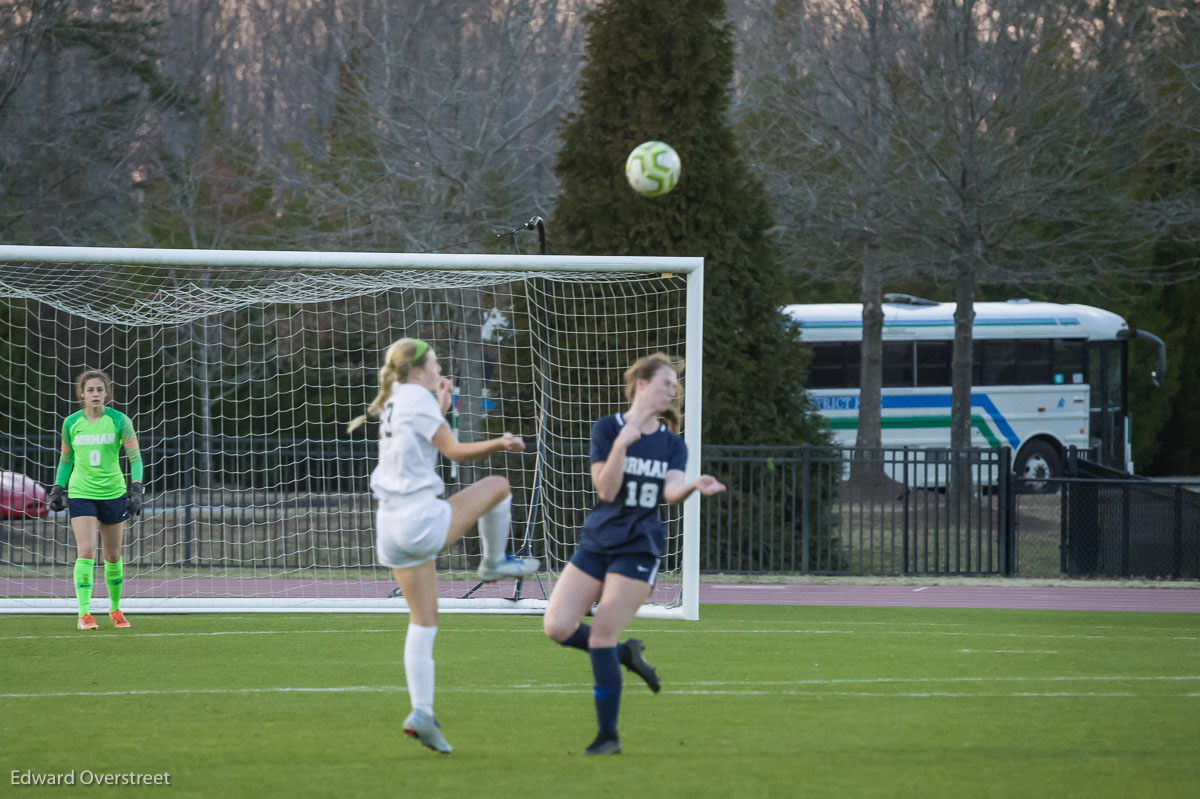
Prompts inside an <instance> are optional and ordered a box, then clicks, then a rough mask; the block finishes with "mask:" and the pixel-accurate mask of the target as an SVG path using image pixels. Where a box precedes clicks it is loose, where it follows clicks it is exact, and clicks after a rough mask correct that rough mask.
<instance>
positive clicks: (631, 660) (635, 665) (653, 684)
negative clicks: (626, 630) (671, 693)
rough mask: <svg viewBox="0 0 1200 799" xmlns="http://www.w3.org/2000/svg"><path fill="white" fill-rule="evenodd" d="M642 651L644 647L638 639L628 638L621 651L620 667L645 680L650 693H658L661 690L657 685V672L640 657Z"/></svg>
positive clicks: (644, 649)
mask: <svg viewBox="0 0 1200 799" xmlns="http://www.w3.org/2000/svg"><path fill="white" fill-rule="evenodd" d="M644 651H646V647H645V646H643V645H642V642H641V640H640V639H637V638H630V639H629V640H628V641H626V642H625V646H624V647H622V649H621V665H622V666H624V667H625V668H627V669H629V670H630V671H632V672H633V673H634V674H636V675H637V676H639V677H641V678H642V679H643V680H645V681H646V685H648V686H650V690H651V691H653V692H654V693H658V691H659V689H660V688H662V686H661V685H659V683H658V672H657V671H655V670H654V667H653V666H651V665H650V664H649V663H647V662H646V659H645V658H644V657H642V653H643V652H644Z"/></svg>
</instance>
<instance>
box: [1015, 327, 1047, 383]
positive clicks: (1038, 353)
mask: <svg viewBox="0 0 1200 799" xmlns="http://www.w3.org/2000/svg"><path fill="white" fill-rule="evenodd" d="M1016 344H1017V375H1016V382H1017V384H1018V385H1022V386H1044V385H1047V384H1049V383H1051V382H1053V380H1052V378H1051V374H1050V340H1049V339H1033V338H1030V339H1020V340H1018V341H1017V343H1016Z"/></svg>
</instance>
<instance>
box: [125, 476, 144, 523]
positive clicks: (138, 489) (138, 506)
mask: <svg viewBox="0 0 1200 799" xmlns="http://www.w3.org/2000/svg"><path fill="white" fill-rule="evenodd" d="M145 493H146V489H144V488H142V484H141V483H130V484H129V493H128V494H126V495H125V507H126V508H128V510H129V515H130V516H141V515H142V495H143V494H145Z"/></svg>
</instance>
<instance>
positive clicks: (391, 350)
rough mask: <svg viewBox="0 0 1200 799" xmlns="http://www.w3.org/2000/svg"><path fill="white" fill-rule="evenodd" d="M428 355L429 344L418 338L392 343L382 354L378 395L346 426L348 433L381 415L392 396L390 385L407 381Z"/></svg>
mask: <svg viewBox="0 0 1200 799" xmlns="http://www.w3.org/2000/svg"><path fill="white" fill-rule="evenodd" d="M428 355H429V344H427V343H426V342H424V341H422V340H421V339H419V338H402V339H399V340H398V341H393V342H392V345H391V346H390V347H388V348H387V350H386V351H385V352H384V354H383V366H382V368H380V370H379V393H378V394H376V395H375V399H374V400H372V401H371V404H370V405H368V406H367V411H366V413H364V414H362V415H361V416H355V417H354V418H353V419H351V420H350V422H349V424H347V425H346V432H348V433H350V432H353V431H355V430H357V429H358V428H359V427H362V425H363V423H364V422H366V421H367V420H368V419H370V420H372V421H374V420H376V419H378V418H379V415H380V414H381V413H383V404H384V403H385V402H387V399H388V397H390V396H391V395H392V383H403V382H405V381H406V380H408V373H409V372H410V371H411V370H412V368H413V367H414V366H424V365H425V361H426V359H427V357H428Z"/></svg>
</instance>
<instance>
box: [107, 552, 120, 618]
mask: <svg viewBox="0 0 1200 799" xmlns="http://www.w3.org/2000/svg"><path fill="white" fill-rule="evenodd" d="M104 584H105V585H107V586H108V610H109V612H110V613H111V612H112V611H114V610H119V609H120V607H121V586H123V585H124V584H125V561H124V559H119V560H117V562H116V563H109V562H108V561H105V562H104Z"/></svg>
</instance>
